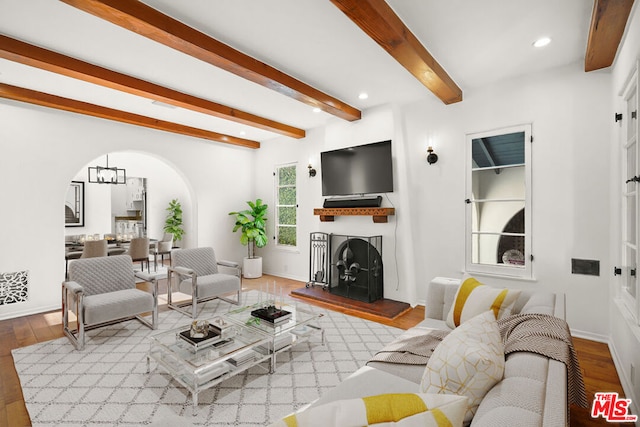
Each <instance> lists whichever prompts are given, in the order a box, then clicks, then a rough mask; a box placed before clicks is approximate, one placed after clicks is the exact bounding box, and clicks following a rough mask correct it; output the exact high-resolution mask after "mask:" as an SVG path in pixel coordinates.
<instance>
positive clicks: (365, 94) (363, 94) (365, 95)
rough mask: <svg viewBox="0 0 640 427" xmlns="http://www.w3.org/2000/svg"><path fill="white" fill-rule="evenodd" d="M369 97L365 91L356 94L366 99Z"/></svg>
mask: <svg viewBox="0 0 640 427" xmlns="http://www.w3.org/2000/svg"><path fill="white" fill-rule="evenodd" d="M368 97H369V94H368V93H366V92H362V93H361V94H360V95H358V98H359V99H367V98H368Z"/></svg>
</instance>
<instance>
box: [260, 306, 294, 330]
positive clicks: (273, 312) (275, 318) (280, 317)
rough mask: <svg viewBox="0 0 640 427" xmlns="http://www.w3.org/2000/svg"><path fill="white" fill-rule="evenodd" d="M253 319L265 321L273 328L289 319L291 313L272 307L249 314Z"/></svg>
mask: <svg viewBox="0 0 640 427" xmlns="http://www.w3.org/2000/svg"><path fill="white" fill-rule="evenodd" d="M251 315H252V316H253V317H257V318H258V319H262V320H266V321H267V322H268V323H270V324H272V325H273V326H277V325H280V324H282V323H284V322H286V321H288V320H289V319H290V318H291V312H290V311H287V310H282V309H278V308H276V307H274V306H270V307H264V308H259V309H257V310H253V311H252V312H251Z"/></svg>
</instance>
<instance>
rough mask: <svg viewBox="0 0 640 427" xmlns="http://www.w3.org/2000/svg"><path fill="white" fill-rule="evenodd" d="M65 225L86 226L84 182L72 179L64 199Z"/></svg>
mask: <svg viewBox="0 0 640 427" xmlns="http://www.w3.org/2000/svg"><path fill="white" fill-rule="evenodd" d="M64 226H65V227H84V182H83V181H71V184H69V188H68V189H67V196H66V198H65V200H64Z"/></svg>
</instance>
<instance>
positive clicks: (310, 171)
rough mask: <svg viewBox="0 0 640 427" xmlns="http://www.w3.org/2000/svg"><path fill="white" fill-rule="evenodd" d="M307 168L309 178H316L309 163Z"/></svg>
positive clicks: (314, 171)
mask: <svg viewBox="0 0 640 427" xmlns="http://www.w3.org/2000/svg"><path fill="white" fill-rule="evenodd" d="M307 167H308V168H309V178H313V177H314V176H316V170H315V169H314V168H313V166H311V163H309V166H307Z"/></svg>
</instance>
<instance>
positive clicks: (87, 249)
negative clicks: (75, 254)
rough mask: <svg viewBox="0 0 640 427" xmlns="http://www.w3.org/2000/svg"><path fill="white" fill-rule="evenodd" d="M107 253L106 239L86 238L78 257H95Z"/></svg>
mask: <svg viewBox="0 0 640 427" xmlns="http://www.w3.org/2000/svg"><path fill="white" fill-rule="evenodd" d="M107 255H108V252H107V241H106V240H104V239H103V240H86V241H85V242H84V248H83V249H82V255H81V256H80V258H95V257H101V256H107Z"/></svg>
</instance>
